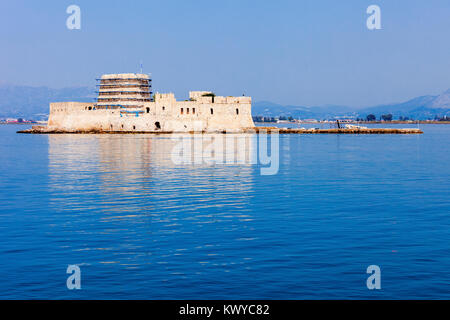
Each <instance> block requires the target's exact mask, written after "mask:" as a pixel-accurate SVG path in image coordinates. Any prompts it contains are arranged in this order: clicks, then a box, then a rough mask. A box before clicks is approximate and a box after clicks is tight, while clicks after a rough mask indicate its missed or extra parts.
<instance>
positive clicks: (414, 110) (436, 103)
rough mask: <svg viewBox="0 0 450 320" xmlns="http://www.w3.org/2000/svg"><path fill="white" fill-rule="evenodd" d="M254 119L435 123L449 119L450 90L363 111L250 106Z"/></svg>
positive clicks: (264, 105) (332, 106) (344, 107)
mask: <svg viewBox="0 0 450 320" xmlns="http://www.w3.org/2000/svg"><path fill="white" fill-rule="evenodd" d="M252 113H253V114H254V115H260V116H267V117H274V116H279V115H285V116H293V117H294V118H300V119H306V118H315V119H331V118H335V117H355V118H356V117H366V116H367V115H368V114H374V115H376V116H377V117H380V116H381V115H382V114H389V113H390V114H392V115H393V116H394V119H396V118H398V117H400V116H403V117H409V118H412V119H434V117H435V116H440V117H442V116H445V115H447V116H449V115H450V90H447V91H446V92H444V93H443V94H441V95H439V96H430V95H428V96H421V97H417V98H414V99H411V100H408V101H406V102H401V103H393V104H386V105H378V106H373V107H368V108H363V109H355V108H351V107H347V106H338V105H327V106H317V107H305V106H290V105H286V106H283V105H279V104H275V103H272V102H268V101H263V102H255V103H253V106H252Z"/></svg>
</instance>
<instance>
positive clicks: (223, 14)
mask: <svg viewBox="0 0 450 320" xmlns="http://www.w3.org/2000/svg"><path fill="white" fill-rule="evenodd" d="M71 4H76V5H78V6H80V8H81V30H68V29H67V28H66V19H67V17H68V16H69V15H68V14H67V13H66V8H67V7H68V6H69V5H71ZM371 4H377V5H379V6H380V8H381V19H382V20H381V23H382V30H374V31H370V30H368V29H367V28H366V19H367V17H368V15H367V14H366V9H367V7H368V6H369V5H371ZM449 35H450V1H448V0H442V1H441V0H430V1H414V0H409V1H406V0H397V1H378V0H371V1H365V0H359V1H358V0H347V1H333V0H329V1H325V0H311V1H302V0H295V1H283V0H279V1H256V0H255V1H250V0H237V1H235V0H229V1H227V0H221V1H215V0H209V1H204V0H196V1H189V0H184V1H175V0H172V1H171V0H165V1H92V0H91V1H85V0H71V1H31V0H30V1H21V0H14V1H12V0H8V1H2V2H1V4H0V40H1V44H2V46H1V49H2V50H0V81H1V82H6V83H13V84H23V85H33V86H50V87H67V86H84V85H88V86H94V85H95V78H97V77H98V76H99V75H101V74H103V73H121V72H138V71H139V62H140V60H143V63H144V72H146V73H152V77H153V84H154V87H155V90H157V91H159V92H174V93H175V94H176V96H177V97H178V98H185V97H186V96H187V93H188V91H189V90H213V91H214V92H216V93H217V94H220V95H242V94H243V93H245V94H246V95H250V96H252V97H253V98H254V100H256V101H261V100H269V101H273V102H276V103H280V104H294V105H323V104H341V105H350V106H355V107H363V106H368V105H375V104H381V103H389V102H398V101H403V100H406V99H409V98H412V97H415V96H419V95H425V94H439V93H441V92H443V91H445V90H447V89H448V88H450V41H449V38H450V37H449Z"/></svg>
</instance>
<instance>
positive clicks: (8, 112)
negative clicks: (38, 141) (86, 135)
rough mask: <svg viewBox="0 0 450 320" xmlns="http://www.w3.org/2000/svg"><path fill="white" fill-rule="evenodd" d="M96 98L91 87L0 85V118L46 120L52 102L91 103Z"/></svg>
mask: <svg viewBox="0 0 450 320" xmlns="http://www.w3.org/2000/svg"><path fill="white" fill-rule="evenodd" d="M95 96H96V95H95V89H93V88H91V87H75V88H63V89H52V88H47V87H30V86H15V85H7V84H3V85H0V118H6V117H8V118H9V117H11V118H17V117H23V118H33V119H40V118H46V115H47V114H48V110H49V103H50V102H58V101H81V102H89V101H93V99H94V98H95Z"/></svg>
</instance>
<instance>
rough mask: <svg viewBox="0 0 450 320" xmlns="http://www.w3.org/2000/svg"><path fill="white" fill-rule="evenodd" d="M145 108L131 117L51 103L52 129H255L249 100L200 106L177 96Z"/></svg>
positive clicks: (165, 97)
mask: <svg viewBox="0 0 450 320" xmlns="http://www.w3.org/2000/svg"><path fill="white" fill-rule="evenodd" d="M203 98H209V99H211V97H201V100H203ZM229 98H234V99H229ZM216 99H217V100H216ZM216 101H217V102H216ZM228 101H233V102H232V103H230V102H228ZM142 104H143V107H142V108H136V109H132V110H133V111H140V112H139V113H138V116H136V113H127V112H126V109H95V107H94V104H93V103H82V102H59V103H51V104H50V116H49V123H48V125H49V127H50V128H52V129H58V130H66V131H77V130H87V131H88V130H104V131H149V132H155V131H163V132H189V131H198V130H202V131H211V132H213V131H223V130H227V131H236V132H238V131H240V130H241V129H243V128H249V127H254V123H253V120H252V117H251V98H249V97H215V99H214V103H212V101H209V102H208V103H199V102H198V101H176V99H175V96H174V95H173V94H155V102H143V103H142ZM181 109H183V111H181ZM194 109H195V110H194ZM127 110H128V111H129V110H131V109H127ZM188 110H189V112H188ZM211 110H212V112H211ZM158 125H159V128H158Z"/></svg>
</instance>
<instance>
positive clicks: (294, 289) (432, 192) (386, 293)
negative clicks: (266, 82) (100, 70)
mask: <svg viewBox="0 0 450 320" xmlns="http://www.w3.org/2000/svg"><path fill="white" fill-rule="evenodd" d="M401 127H407V125H401ZM22 128H24V126H14V125H1V126H0V165H1V166H0V168H1V169H0V190H1V192H0V279H1V282H0V298H3V299H5V298H6V299H62V298H64V299H108V298H118V299H231V298H233V299H249V298H254V299H319V298H325V299H342V298H344V299H347V298H369V299H380V298H387V299H416V298H434V299H439V298H447V299H449V298H450V271H449V270H450V199H449V193H450V192H449V191H450V179H449V176H450V166H449V161H450V148H449V147H448V143H449V141H450V126H447V125H421V128H422V129H423V130H424V132H425V133H424V134H423V135H282V136H280V167H279V172H278V174H276V175H272V176H263V175H261V174H260V166H259V165H251V164H244V165H233V164H231V165H226V164H216V165H214V166H211V165H206V164H190V165H187V164H178V165H177V164H174V163H173V161H172V160H171V152H172V149H173V145H174V142H173V141H172V140H171V139H170V137H168V136H152V135H21V134H16V133H15V132H16V131H17V130H20V129H22ZM71 264H77V265H79V266H80V267H81V274H82V276H81V278H82V280H81V285H82V289H81V290H68V289H67V288H66V279H67V276H68V275H67V274H66V269H67V266H68V265H71ZM372 264H375V265H379V266H380V268H381V273H382V280H381V286H382V289H381V290H378V291H371V290H368V289H367V287H366V279H367V277H368V275H367V274H366V268H367V267H368V266H369V265H372Z"/></svg>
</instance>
